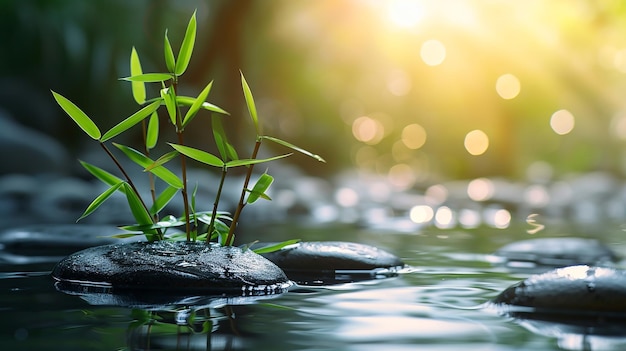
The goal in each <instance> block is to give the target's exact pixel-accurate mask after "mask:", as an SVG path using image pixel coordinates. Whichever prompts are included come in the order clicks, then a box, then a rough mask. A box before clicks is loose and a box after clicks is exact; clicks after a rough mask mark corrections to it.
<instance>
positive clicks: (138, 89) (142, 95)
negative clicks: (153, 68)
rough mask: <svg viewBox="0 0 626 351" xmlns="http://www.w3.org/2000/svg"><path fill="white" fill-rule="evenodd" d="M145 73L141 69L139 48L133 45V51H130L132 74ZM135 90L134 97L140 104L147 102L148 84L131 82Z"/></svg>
mask: <svg viewBox="0 0 626 351" xmlns="http://www.w3.org/2000/svg"><path fill="white" fill-rule="evenodd" d="M141 74H143V71H142V70H141V62H140V61H139V55H138V54H137V50H135V47H134V46H133V51H131V53H130V75H131V76H138V75H141ZM130 87H131V89H132V91H133V98H135V101H136V102H137V103H138V104H139V105H143V103H144V102H146V84H145V83H144V82H131V85H130Z"/></svg>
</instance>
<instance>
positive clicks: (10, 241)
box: [0, 224, 144, 255]
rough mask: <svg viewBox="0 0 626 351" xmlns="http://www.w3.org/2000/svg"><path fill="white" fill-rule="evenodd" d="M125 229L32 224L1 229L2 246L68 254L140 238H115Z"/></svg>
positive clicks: (140, 238) (20, 250)
mask: <svg viewBox="0 0 626 351" xmlns="http://www.w3.org/2000/svg"><path fill="white" fill-rule="evenodd" d="M122 232H123V231H122V230H120V229H119V228H117V227H115V226H112V225H97V224H93V225H92V224H32V225H26V226H20V227H15V228H10V229H6V230H3V231H0V247H2V249H3V250H6V251H9V252H12V253H23V254H37V253H40V252H42V251H45V252H46V253H47V254H51V253H57V254H62V255H68V254H71V253H73V252H75V251H78V250H82V249H86V248H88V247H92V246H97V245H105V244H113V243H120V242H125V241H139V240H142V239H143V238H144V237H143V236H137V237H135V238H129V239H119V238H114V237H112V236H113V235H116V234H120V233H122Z"/></svg>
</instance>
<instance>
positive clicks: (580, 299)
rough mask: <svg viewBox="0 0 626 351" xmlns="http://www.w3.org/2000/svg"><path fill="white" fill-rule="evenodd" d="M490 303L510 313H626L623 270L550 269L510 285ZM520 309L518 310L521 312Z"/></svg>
mask: <svg viewBox="0 0 626 351" xmlns="http://www.w3.org/2000/svg"><path fill="white" fill-rule="evenodd" d="M493 303H495V304H496V305H500V306H503V307H505V308H506V309H507V310H510V311H517V310H520V311H526V312H528V310H529V309H528V308H531V309H530V312H533V313H554V314H564V315H567V316H570V317H571V316H574V315H577V314H585V313H594V314H595V313H610V314H616V313H619V314H624V313H626V271H623V270H618V269H613V268H606V267H592V266H587V265H578V266H570V267H565V268H559V269H555V270H551V271H549V272H546V273H543V274H537V275H533V276H530V277H529V278H527V279H525V280H523V281H521V282H519V283H517V284H515V285H512V286H511V287H509V288H507V289H506V290H504V291H503V292H502V293H501V294H500V295H498V296H497V297H496V298H495V299H494V300H493ZM520 307H521V309H520Z"/></svg>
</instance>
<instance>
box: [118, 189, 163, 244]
mask: <svg viewBox="0 0 626 351" xmlns="http://www.w3.org/2000/svg"><path fill="white" fill-rule="evenodd" d="M122 184H123V186H124V190H125V193H126V200H127V201H128V206H129V207H130V211H131V212H132V214H133V217H134V218H135V220H136V221H137V223H138V224H140V225H144V224H150V225H151V224H153V222H152V216H150V214H149V213H148V211H146V209H145V207H143V203H142V202H141V200H140V199H139V195H137V194H135V192H134V191H133V188H132V187H131V186H130V185H128V183H122ZM148 232H149V233H152V234H154V233H156V231H154V230H151V231H148ZM144 233H145V231H144Z"/></svg>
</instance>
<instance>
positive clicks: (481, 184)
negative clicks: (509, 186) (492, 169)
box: [467, 178, 494, 201]
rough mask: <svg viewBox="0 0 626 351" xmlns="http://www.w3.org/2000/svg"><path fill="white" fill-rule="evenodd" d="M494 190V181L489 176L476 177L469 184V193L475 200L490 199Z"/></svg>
mask: <svg viewBox="0 0 626 351" xmlns="http://www.w3.org/2000/svg"><path fill="white" fill-rule="evenodd" d="M493 192H494V186H493V182H492V181H491V180H489V179H487V178H478V179H474V180H472V181H471V182H469V184H468V185H467V195H468V196H469V197H470V199H472V200H474V201H486V200H489V199H490V198H491V197H492V196H493Z"/></svg>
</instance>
